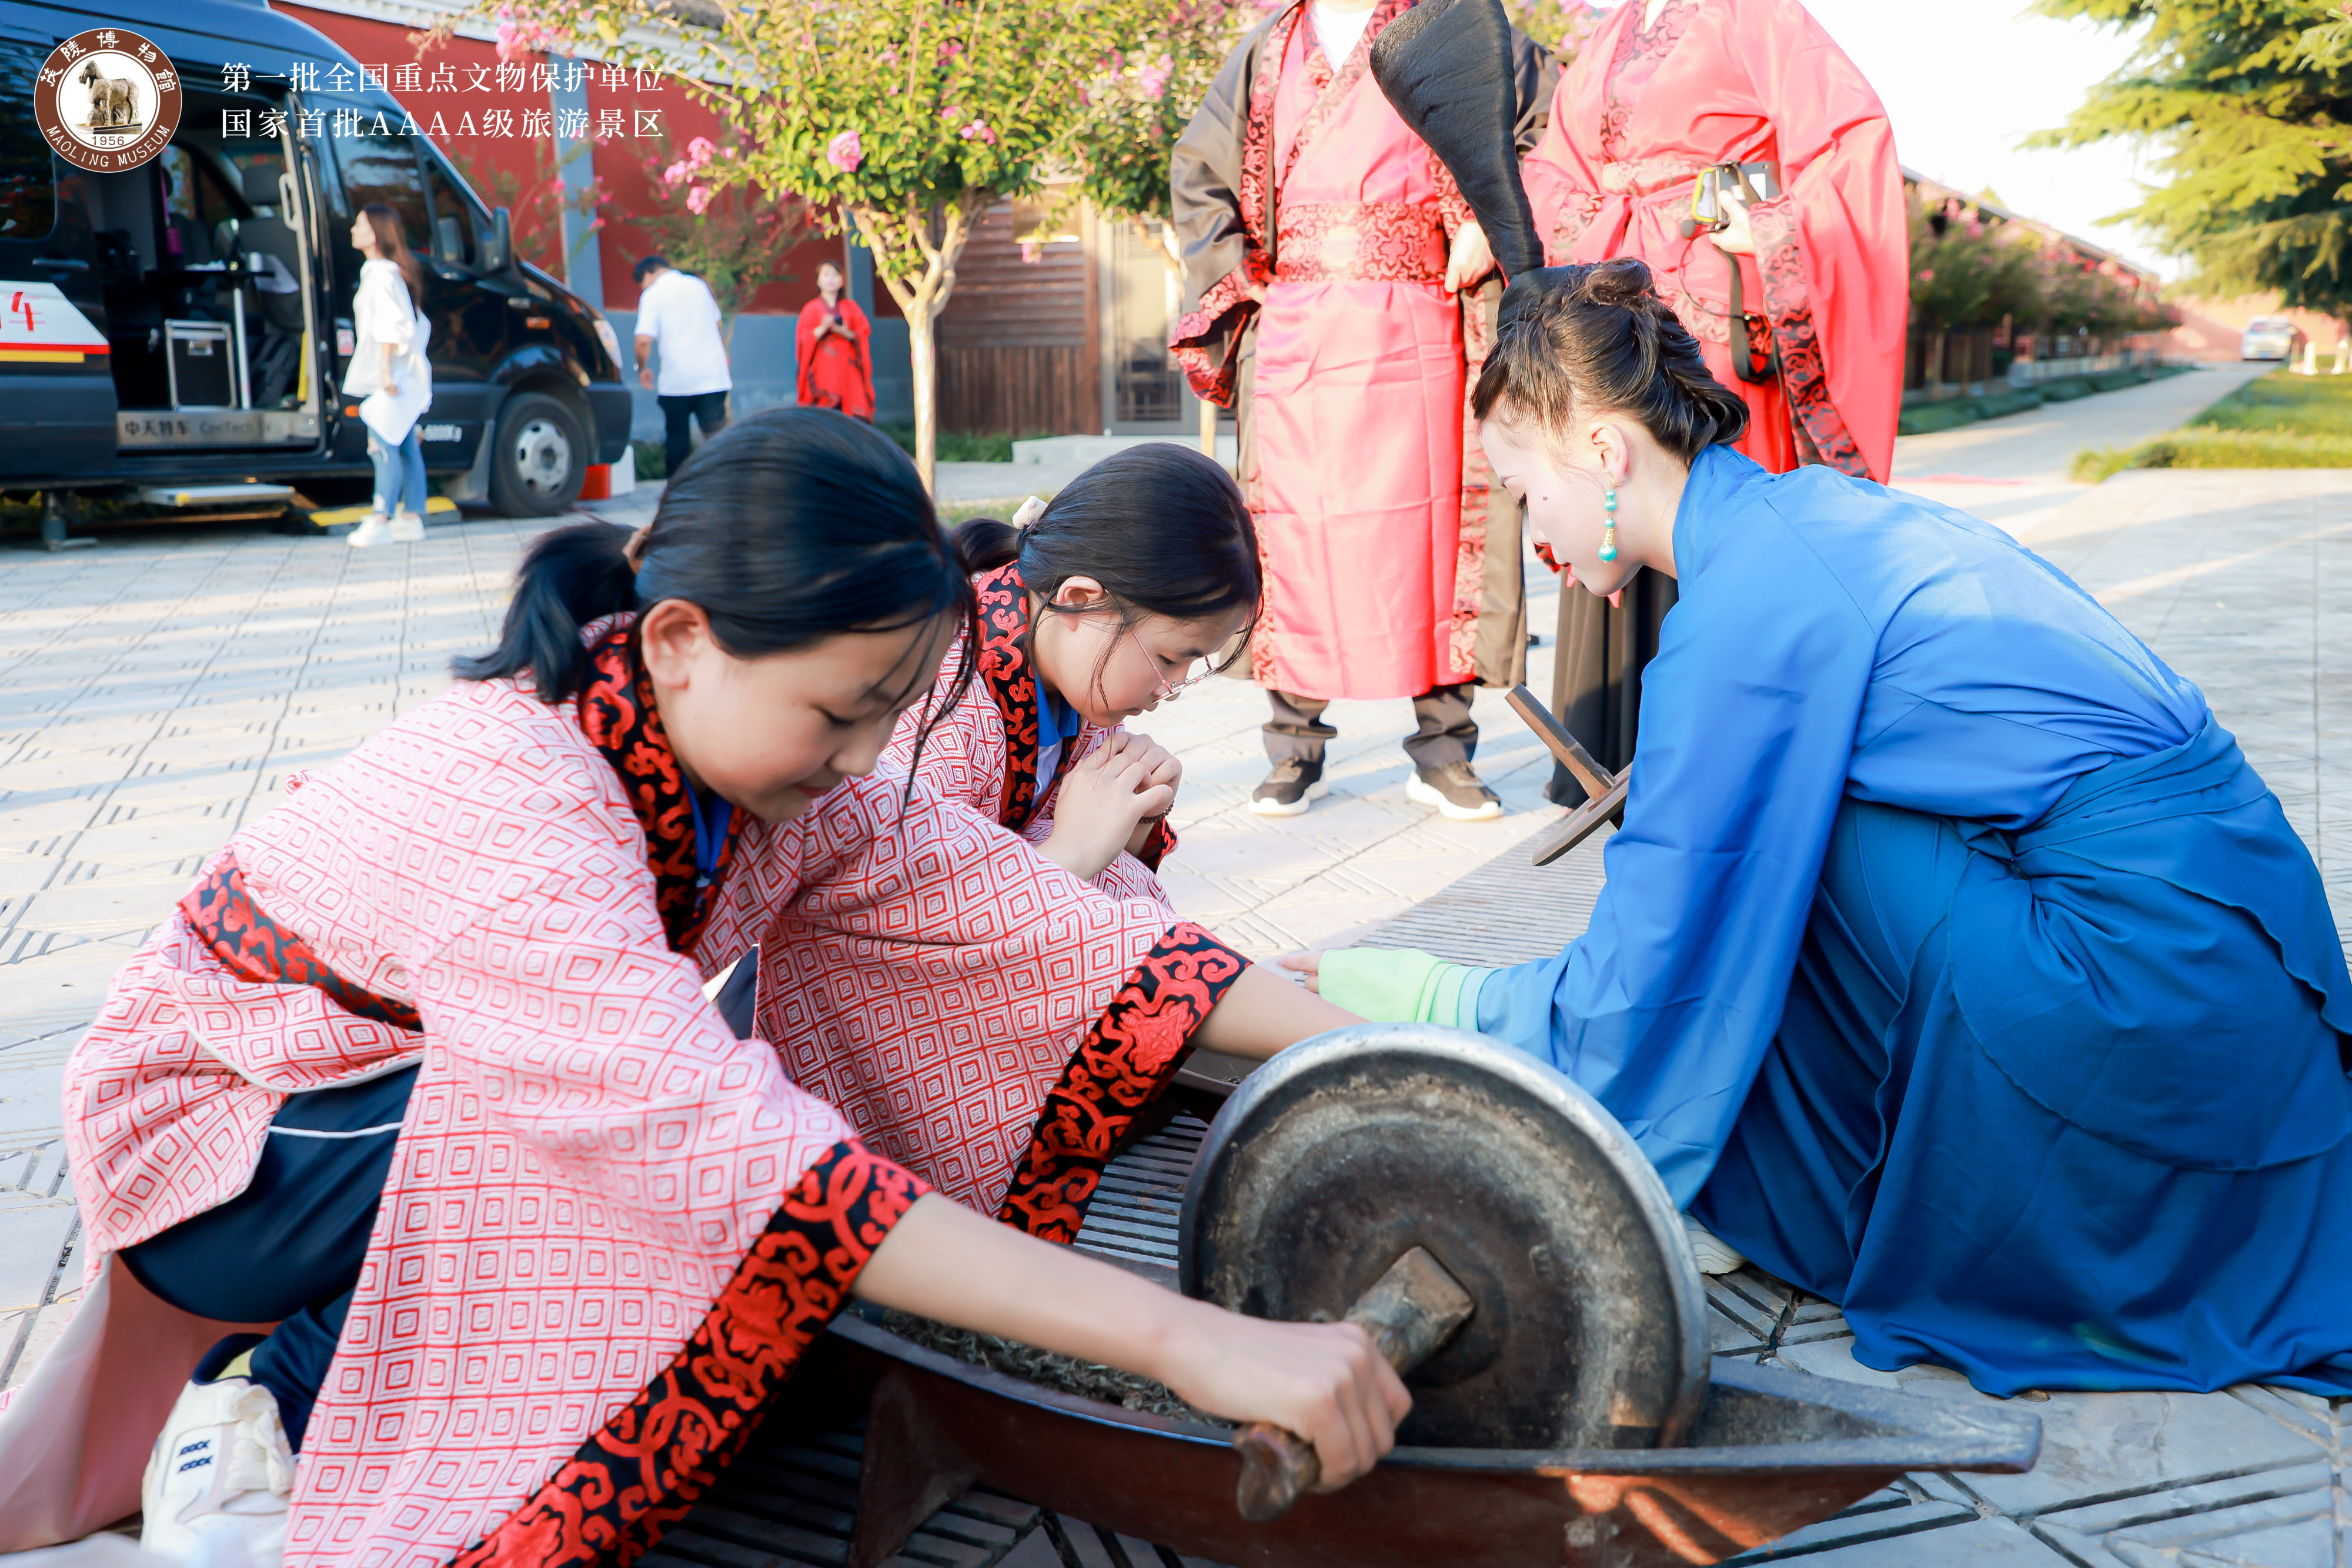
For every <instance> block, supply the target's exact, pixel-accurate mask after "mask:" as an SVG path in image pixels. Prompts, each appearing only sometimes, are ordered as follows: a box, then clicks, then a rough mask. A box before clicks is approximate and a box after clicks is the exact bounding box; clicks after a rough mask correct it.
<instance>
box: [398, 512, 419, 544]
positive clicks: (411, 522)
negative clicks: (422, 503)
mask: <svg viewBox="0 0 2352 1568" xmlns="http://www.w3.org/2000/svg"><path fill="white" fill-rule="evenodd" d="M424 537H425V519H424V518H423V517H418V516H417V515H416V514H415V512H394V514H393V515H392V542H393V543H394V544H396V545H413V544H415V542H416V541H417V540H419V539H421V538H424Z"/></svg>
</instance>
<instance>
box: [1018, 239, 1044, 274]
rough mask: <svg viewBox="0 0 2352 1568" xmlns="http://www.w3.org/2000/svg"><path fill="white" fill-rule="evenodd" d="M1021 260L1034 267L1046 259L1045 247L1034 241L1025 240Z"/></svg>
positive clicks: (1022, 243)
mask: <svg viewBox="0 0 2352 1568" xmlns="http://www.w3.org/2000/svg"><path fill="white" fill-rule="evenodd" d="M1021 259H1022V260H1023V261H1024V262H1026V263H1027V264H1028V265H1029V266H1031V267H1034V266H1036V265H1037V264H1038V263H1039V262H1041V261H1043V260H1045V246H1041V245H1039V244H1038V243H1037V242H1036V241H1035V240H1034V239H1024V240H1023V241H1022V242H1021Z"/></svg>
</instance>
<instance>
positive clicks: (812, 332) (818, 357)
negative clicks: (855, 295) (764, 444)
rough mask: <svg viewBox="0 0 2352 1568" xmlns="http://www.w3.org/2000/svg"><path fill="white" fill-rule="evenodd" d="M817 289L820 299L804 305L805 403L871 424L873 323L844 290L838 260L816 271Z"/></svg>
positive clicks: (802, 358)
mask: <svg viewBox="0 0 2352 1568" xmlns="http://www.w3.org/2000/svg"><path fill="white" fill-rule="evenodd" d="M816 290H817V298H814V299H812V300H810V301H809V302H808V303H807V304H805V305H803V306H802V307H801V324H800V331H799V334H798V342H799V345H800V362H801V392H800V401H801V403H802V405H803V407H807V408H834V409H839V410H840V411H841V412H842V413H845V414H848V415H850V416H851V417H852V418H855V419H862V420H865V421H866V422H867V423H872V422H873V419H874V354H873V350H872V349H871V347H870V344H871V343H872V341H873V338H874V327H873V324H872V323H871V322H869V321H868V320H866V312H865V311H863V310H861V309H859V308H857V301H856V300H855V299H852V298H848V297H847V296H845V295H844V294H843V293H842V291H841V268H839V267H835V266H834V265H833V263H831V262H829V261H828V262H826V263H825V264H824V266H823V267H818V268H817V269H816Z"/></svg>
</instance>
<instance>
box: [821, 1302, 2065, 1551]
mask: <svg viewBox="0 0 2352 1568" xmlns="http://www.w3.org/2000/svg"><path fill="white" fill-rule="evenodd" d="M833 1339H834V1344H833V1346H832V1347H831V1348H832V1349H834V1350H835V1352H836V1353H837V1356H835V1357H828V1358H827V1359H828V1360H832V1361H834V1362H835V1368H836V1371H835V1375H838V1376H841V1377H843V1378H844V1379H845V1381H847V1382H848V1383H849V1384H851V1385H853V1386H854V1387H856V1388H860V1389H863V1390H866V1392H867V1393H868V1396H869V1403H868V1406H867V1409H868V1425H867V1428H866V1468H865V1474H864V1478H863V1481H862V1484H861V1490H860V1494H859V1499H858V1520H857V1531H856V1539H855V1540H854V1541H853V1542H852V1547H851V1552H850V1562H851V1563H852V1564H853V1565H854V1568H856V1565H866V1564H874V1563H880V1562H882V1561H883V1560H884V1559H886V1558H887V1557H888V1556H889V1555H890V1554H891V1553H892V1552H895V1551H896V1550H897V1549H898V1546H899V1544H900V1543H901V1542H904V1541H905V1540H906V1537H907V1535H908V1532H909V1531H912V1530H913V1529H914V1528H915V1526H916V1525H917V1524H919V1523H920V1522H921V1521H922V1520H923V1519H924V1518H925V1517H926V1516H928V1515H929V1512H930V1511H931V1510H932V1509H934V1508H936V1507H938V1506H939V1505H940V1503H941V1502H944V1501H945V1500H948V1499H949V1498H950V1497H953V1496H954V1495H956V1494H957V1493H958V1492H960V1491H961V1490H963V1488H965V1487H966V1486H969V1485H970V1484H971V1483H972V1482H974V1481H981V1482H985V1483H986V1484H988V1485H990V1486H993V1487H996V1488H998V1489H1000V1490H1003V1491H1006V1492H1010V1493H1012V1494H1013V1496H1015V1497H1019V1498H1023V1499H1025V1500H1028V1501H1031V1502H1034V1503H1039V1504H1042V1505H1044V1506H1045V1507H1046V1508H1049V1509H1052V1510H1054V1511H1056V1512H1062V1513H1067V1514H1070V1515H1072V1516H1074V1517H1076V1518H1078V1519H1083V1520H1086V1521H1089V1522H1090V1523H1093V1524H1095V1525H1097V1526H1098V1527H1100V1528H1103V1529H1106V1530H1111V1531H1118V1532H1119V1533H1121V1534H1126V1535H1130V1536H1135V1537H1138V1538H1140V1539H1142V1540H1145V1541H1151V1542H1160V1543H1163V1544H1165V1545H1169V1546H1172V1547H1173V1548H1175V1550H1176V1551H1178V1552H1181V1553H1183V1554H1185V1555H1187V1556H1199V1557H1205V1558H1208V1559H1210V1560H1212V1561H1213V1562H1217V1563H1232V1564H1234V1565H1235V1568H1390V1565H1391V1564H1392V1565H1394V1568H1427V1565H1430V1564H1438V1563H1476V1564H1478V1565H1479V1568H1568V1565H1575V1568H1583V1565H1586V1564H1591V1565H1592V1568H1601V1565H1603V1564H1606V1565H1608V1568H1643V1565H1646V1564H1652V1563H1656V1564H1671V1563H1717V1562H1720V1561H1722V1560H1723V1559H1725V1558H1727V1557H1732V1556H1736V1555H1738V1553H1740V1552H1747V1551H1749V1550H1751V1549H1753V1548H1755V1547H1758V1546H1761V1545H1763V1544H1765V1543H1766V1542H1770V1541H1773V1540H1776V1539H1778V1538H1779V1537H1780V1536H1783V1535H1786V1534H1787V1533H1789V1532H1790V1531H1792V1530H1795V1529H1798V1528H1799V1527H1800V1526H1802V1525H1806V1524H1811V1523H1812V1522H1813V1521H1817V1520H1821V1519H1825V1518H1827V1517H1829V1516H1830V1515H1831V1514H1833V1513H1836V1512H1837V1511H1840V1510H1841V1509H1843V1508H1845V1507H1847V1506H1848V1505H1849V1504H1852V1503H1853V1502H1856V1501H1859V1500H1861V1499H1863V1498H1864V1497H1867V1496H1869V1495H1870V1494H1871V1493H1872V1492H1874V1491H1876V1490H1879V1489H1880V1488H1882V1487H1884V1486H1885V1485H1886V1484H1887V1483H1888V1482H1890V1481H1892V1480H1894V1479H1895V1478H1896V1477H1897V1476H1900V1475H1902V1474H1904V1473H1905V1472H1906V1471H1910V1470H1974V1471H2003V1472H2010V1473H2015V1472H2018V1471H2022V1470H2026V1469H2032V1465H2033V1461H2034V1458H2035V1456H2036V1454H2037V1453H2038V1452H2039V1450H2040V1448H2041V1445H2042V1424H2041V1422H2040V1420H2039V1419H2038V1418H2036V1417H2035V1416H2032V1415H2029V1414H2026V1413H2023V1412H2014V1413H2012V1412H2010V1411H1983V1410H1976V1409H1969V1408H1965V1407H1961V1406H1955V1405H1952V1404H1948V1403H1946V1402H1944V1401H1940V1400H1932V1399H1924V1398H1920V1397H1917V1396H1912V1395H1906V1394H1898V1393H1895V1392H1893V1391H1890V1390H1884V1389H1877V1388H1871V1387H1866V1386H1863V1385H1854V1384H1848V1383H1843V1382H1838V1381H1836V1380H1833V1379H1830V1378H1824V1377H1815V1376H1812V1375H1809V1374H1806V1373H1801V1372H1791V1371H1785V1370H1782V1369H1780V1368H1777V1367H1769V1366H1760V1365H1758V1364H1754V1363H1752V1362H1741V1361H1730V1360H1727V1361H1721V1362H1718V1363H1717V1364H1716V1365H1715V1366H1714V1367H1713V1369H1712V1376H1711V1378H1710V1381H1709V1386H1708V1392H1707V1397H1706V1406H1704V1408H1703V1409H1702V1410H1701V1412H1700V1415H1699V1418H1698V1421H1697V1423H1696V1427H1695V1428H1694V1429H1693V1431H1692V1434H1691V1439H1690V1441H1689V1442H1688V1443H1686V1444H1685V1445H1683V1446H1681V1447H1678V1448H1653V1449H1619V1448H1608V1449H1558V1450H1526V1449H1492V1448H1404V1447H1400V1448H1396V1449H1395V1450H1394V1451H1393V1452H1392V1453H1391V1454H1390V1456H1389V1457H1388V1458H1387V1459H1385V1460H1384V1461H1382V1462H1381V1465H1380V1467H1379V1468H1378V1469H1375V1470H1373V1471H1372V1473H1371V1474H1370V1475H1369V1476H1366V1477H1365V1478H1364V1479H1360V1480H1359V1481H1357V1482H1356V1483H1355V1484H1354V1485H1352V1486H1349V1487H1348V1488H1346V1489H1344V1490H1340V1491H1337V1492H1331V1493H1324V1494H1317V1495H1311V1496H1309V1497H1307V1499H1305V1500H1303V1501H1301V1502H1300V1503H1299V1504H1298V1505H1297V1507H1296V1508H1294V1509H1293V1510H1291V1511H1290V1512H1289V1513H1288V1514H1286V1515H1285V1516H1284V1517H1283V1518H1282V1519H1280V1520H1278V1521H1276V1522H1274V1523H1272V1524H1250V1523H1247V1522H1245V1521H1244V1520H1243V1519H1242V1518H1241V1516H1240V1514H1239V1513H1238V1512H1237V1511H1236V1510H1235V1507H1234V1483H1235V1481H1236V1479H1238V1477H1239V1475H1240V1461H1239V1460H1238V1459H1237V1458H1235V1457H1234V1451H1233V1449H1232V1448H1231V1447H1229V1445H1228V1437H1229V1434H1228V1433H1227V1432H1226V1431H1225V1430H1223V1428H1220V1427H1211V1426H1206V1425H1202V1424H1199V1423H1194V1422H1187V1421H1181V1420H1173V1419H1171V1418H1169V1417H1166V1416H1151V1415H1146V1414H1142V1413H1139V1412H1136V1411H1131V1410H1127V1409H1123V1408H1120V1407H1119V1406H1114V1405H1107V1404H1102V1403H1099V1402H1097V1401H1094V1400H1090V1399H1085V1398H1080V1397H1077V1396H1072V1395H1067V1394H1064V1393H1060V1392H1058V1391H1055V1390H1053V1389H1049V1388H1045V1387H1043V1386H1041V1385H1037V1384H1034V1383H1030V1382H1027V1381H1024V1380H1023V1379H1021V1378H1017V1377H1013V1376H1011V1375H1006V1374H1003V1373H998V1372H993V1371H990V1370H988V1369H986V1368H983V1367H980V1366H976V1365H973V1364H970V1363H967V1362H964V1361H961V1360H958V1359H955V1358H953V1357H951V1356H948V1355H943V1354H939V1353H937V1352H934V1351H931V1350H927V1349H924V1348H922V1347H920V1346H918V1345H915V1344H913V1343H909V1342H908V1341H906V1340H904V1339H901V1338H899V1337H898V1336H897V1335H895V1334H892V1333H888V1332H887V1331H885V1330H884V1329H882V1328H881V1327H879V1326H878V1325H877V1324H876V1323H874V1322H869V1321H867V1320H866V1318H864V1317H862V1316H860V1315H858V1314H856V1313H855V1312H853V1313H849V1314H845V1315H844V1316H843V1317H842V1318H840V1319H838V1320H836V1322H835V1326H834V1330H833Z"/></svg>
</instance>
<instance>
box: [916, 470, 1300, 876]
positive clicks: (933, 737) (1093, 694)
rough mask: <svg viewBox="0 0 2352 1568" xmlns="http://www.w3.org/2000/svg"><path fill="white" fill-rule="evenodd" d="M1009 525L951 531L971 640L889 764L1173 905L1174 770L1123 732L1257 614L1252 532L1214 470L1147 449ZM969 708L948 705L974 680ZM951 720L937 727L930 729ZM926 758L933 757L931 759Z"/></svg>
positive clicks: (987, 521) (1234, 494) (1068, 861)
mask: <svg viewBox="0 0 2352 1568" xmlns="http://www.w3.org/2000/svg"><path fill="white" fill-rule="evenodd" d="M1013 525H1014V526H1010V527H1008V526H1007V525H1006V524H1004V523H1002V522H999V521H997V520H996V519H994V518H992V517H975V518H973V519H971V521H969V522H967V523H965V524H964V525H963V526H962V527H961V528H959V529H958V530H957V531H956V544H957V548H958V549H959V550H960V551H961V555H962V557H963V559H964V563H965V565H966V566H967V567H968V568H969V569H970V570H971V573H972V590H973V593H974V596H975V598H976V600H977V601H978V606H979V618H978V624H979V627H980V635H979V639H978V643H977V649H978V653H977V658H976V659H974V658H973V657H972V655H971V653H970V652H969V650H970V648H971V646H972V644H969V643H967V644H965V645H964V646H961V647H959V648H958V649H957V650H956V652H955V653H952V654H951V655H950V657H949V658H948V660H947V662H946V664H944V665H943V666H942V668H941V670H940V679H939V685H938V686H937V688H936V689H935V690H934V691H933V693H932V696H931V701H930V702H929V704H927V705H925V706H923V707H921V708H919V709H916V710H914V711H912V712H910V713H908V716H906V717H905V718H904V719H902V720H900V721H899V726H898V737H897V738H896V739H895V740H894V741H893V742H892V743H891V744H892V750H891V755H892V758H894V759H895V760H897V761H898V762H899V763H900V764H902V765H903V766H905V767H907V768H909V769H910V770H912V771H914V772H915V773H916V774H917V776H918V777H919V778H920V779H922V780H923V781H924V783H925V784H926V785H928V786H929V788H930V789H931V790H932V791H933V792H934V793H937V794H939V795H941V796H944V797H946V798H949V799H951V800H961V801H963V802H964V803H966V804H967V805H969V806H971V808H972V810H976V811H979V812H981V813H982V814H983V815H985V816H987V817H988V818H989V819H990V820H992V821H996V822H999V823H1001V824H1003V826H1005V827H1007V828H1010V829H1012V830H1013V831H1014V832H1016V833H1020V834H1022V835H1023V836H1024V837H1025V838H1027V839H1028V840H1029V841H1031V842H1033V843H1034V844H1036V845H1037V846H1038V852H1040V853H1041V854H1043V855H1044V856H1045V858H1046V859H1048V860H1051V861H1053V862H1055V863H1056V864H1058V865H1060V866H1061V867H1062V868H1063V869H1065V870H1066V871H1068V872H1069V873H1072V874H1073V875H1075V876H1077V877H1080V878H1083V879H1087V880H1090V881H1092V882H1093V883H1095V884H1096V885H1097V887H1100V888H1101V889H1102V890H1103V891H1105V892H1107V893H1109V894H1112V895H1113V896H1115V897H1122V898H1149V899H1152V900H1155V901H1157V902H1160V903H1161V904H1165V903H1166V894H1164V893H1163V892H1162V891H1161V889H1160V881H1159V878H1158V877H1157V876H1156V875H1155V874H1153V873H1156V872H1157V871H1158V870H1159V867H1160V860H1161V858H1162V857H1163V856H1165V855H1166V854H1167V853H1168V852H1169V851H1170V850H1171V849H1172V848H1174V846H1175V843H1176V835H1175V832H1174V831H1173V830H1172V829H1171V828H1170V827H1169V825H1168V813H1169V811H1170V810H1171V808H1172V807H1173V806H1174V804H1175V799H1176V788H1177V785H1178V784H1179V782H1180V781H1181V777H1182V769H1181V766H1180V765H1179V764H1178V762H1177V760H1176V758H1175V757H1174V756H1173V755H1172V754H1171V753H1170V752H1169V751H1168V750H1167V749H1166V748H1165V747H1160V746H1158V745H1155V744H1154V743H1153V742H1152V741H1151V740H1150V737H1146V736H1141V735H1137V734H1134V733H1132V732H1130V731H1129V730H1128V729H1126V728H1124V727H1123V726H1124V725H1125V723H1126V721H1127V720H1129V719H1130V718H1134V717H1136V716H1138V715H1140V714H1144V713H1149V712H1150V711H1151V710H1152V709H1154V708H1156V707H1158V706H1160V704H1161V703H1162V702H1168V701H1172V700H1174V699H1175V697H1176V696H1177V695H1179V694H1181V692H1182V691H1183V690H1184V689H1185V688H1186V687H1187V686H1190V685H1192V684H1193V683H1194V682H1196V681H1199V680H1201V679H1203V678H1205V677H1206V676H1207V675H1209V674H1213V673H1214V668H1215V667H1216V665H1217V661H1218V659H1219V656H1220V655H1221V653H1223V651H1224V650H1226V649H1228V648H1229V647H1231V646H1233V645H1234V643H1236V642H1237V640H1238V639H1239V638H1240V636H1241V634H1242V633H1243V632H1245V631H1247V630H1248V628H1249V626H1250V624H1251V623H1252V622H1253V621H1254V620H1255V616H1256V614H1257V604H1258V593H1259V588H1260V582H1259V577H1258V549H1257V534H1256V531H1255V528H1253V527H1252V526H1251V523H1250V513H1249V507H1248V505H1247V503H1246V502H1244V500H1243V499H1242V493H1241V487H1240V486H1237V485H1235V484H1234V481H1233V478H1232V476H1229V475H1228V474H1226V472H1225V471H1224V469H1223V467H1222V466H1220V465H1218V464H1217V463H1216V462H1215V461H1214V460H1213V459H1212V458H1210V457H1207V456H1205V455H1202V453H1200V452H1197V451H1195V450H1193V449H1192V448H1190V447H1186V446H1179V445H1176V444H1173V443H1167V442H1153V443H1150V444H1146V445H1141V446H1136V447H1132V448H1129V450H1128V451H1125V452H1122V453H1118V454H1117V455H1114V456H1110V457H1107V458H1105V459H1103V461H1101V462H1100V463H1097V464H1096V465H1094V466H1093V467H1091V468H1089V469H1087V471H1086V472H1085V473H1084V474H1081V475H1079V476H1077V477H1076V479H1074V480H1072V481H1071V482H1070V483H1069V485H1068V486H1066V487H1064V489H1063V490H1062V492H1061V493H1060V494H1059V495H1057V496H1055V497H1054V500H1053V502H1052V504H1051V505H1048V504H1046V503H1045V502H1043V501H1039V500H1037V499H1036V498H1035V497H1031V498H1030V500H1029V502H1028V503H1027V505H1026V506H1024V507H1023V508H1022V510H1021V512H1020V513H1019V515H1017V516H1016V517H1014V519H1013ZM972 664H976V666H977V668H976V677H977V679H976V684H977V685H978V686H979V688H980V692H979V694H978V695H976V696H975V697H974V698H973V699H972V700H970V701H966V702H962V703H961V704H959V703H958V702H957V701H956V695H957V690H958V686H959V683H961V681H963V680H964V679H965V678H966V677H965V674H964V672H965V670H966V668H967V666H969V665H972ZM943 714H944V715H945V716H946V717H945V718H944V720H942V719H941V717H940V716H941V715H943ZM926 747H928V749H927V748H926Z"/></svg>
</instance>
